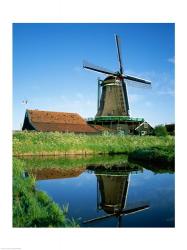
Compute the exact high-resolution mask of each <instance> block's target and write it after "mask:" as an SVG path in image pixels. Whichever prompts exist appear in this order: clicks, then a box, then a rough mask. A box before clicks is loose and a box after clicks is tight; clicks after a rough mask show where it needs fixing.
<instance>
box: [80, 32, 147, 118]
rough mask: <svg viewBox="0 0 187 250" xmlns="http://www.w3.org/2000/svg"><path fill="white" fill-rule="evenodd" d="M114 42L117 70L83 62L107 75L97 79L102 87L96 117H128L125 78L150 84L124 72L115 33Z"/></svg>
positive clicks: (91, 68)
mask: <svg viewBox="0 0 187 250" xmlns="http://www.w3.org/2000/svg"><path fill="white" fill-rule="evenodd" d="M115 42H116V47H117V56H118V63H119V70H118V71H116V72H114V71H110V70H107V69H105V68H102V67H98V66H95V65H93V64H90V63H88V62H84V63H83V68H85V69H89V70H93V71H96V72H99V73H103V74H105V75H107V77H106V78H105V79H104V80H103V81H102V82H101V80H100V81H98V93H100V91H99V88H100V87H101V88H102V93H101V97H100V96H99V94H98V103H99V105H98V111H97V114H96V117H103V116H105V117H106V116H110V117H113V116H126V117H129V101H128V95H127V86H126V80H128V81H132V82H137V83H141V84H143V85H147V86H148V85H150V84H151V82H150V81H148V80H145V79H141V78H137V77H135V76H130V75H127V74H125V73H124V67H123V64H122V54H121V48H120V39H119V36H117V35H115Z"/></svg>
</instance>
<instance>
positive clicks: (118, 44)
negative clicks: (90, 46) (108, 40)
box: [115, 35, 123, 74]
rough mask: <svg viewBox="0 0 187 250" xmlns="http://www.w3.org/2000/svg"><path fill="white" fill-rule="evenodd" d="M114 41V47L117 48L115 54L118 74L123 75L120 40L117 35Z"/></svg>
mask: <svg viewBox="0 0 187 250" xmlns="http://www.w3.org/2000/svg"><path fill="white" fill-rule="evenodd" d="M115 40H116V47H117V54H118V61H119V72H120V74H123V66H122V59H121V46H120V38H119V36H118V35H115Z"/></svg>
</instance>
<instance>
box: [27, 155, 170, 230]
mask: <svg viewBox="0 0 187 250" xmlns="http://www.w3.org/2000/svg"><path fill="white" fill-rule="evenodd" d="M26 161H27V166H29V169H30V170H29V171H30V172H32V174H34V176H35V177H36V180H37V181H36V189H37V190H41V191H44V192H46V193H47V194H48V195H49V196H50V197H51V198H52V199H53V200H54V202H56V203H57V204H58V205H59V206H60V207H61V208H63V206H64V205H66V206H68V217H70V218H72V217H73V218H74V219H75V220H76V221H78V223H79V224H80V226H81V227H118V226H119V227H174V224H175V218H174V213H175V204H174V202H175V197H174V193H175V192H174V189H175V186H174V185H175V183H174V182H175V181H174V178H175V177H174V176H175V174H174V171H171V170H168V169H164V168H160V167H159V168H158V167H157V169H159V171H157V170H155V169H154V170H153V169H151V170H150V168H149V167H147V166H146V165H144V166H140V165H137V164H130V163H128V161H127V158H126V157H124V156H115V157H112V156H111V157H108V156H107V157H106V159H105V157H103V156H102V157H99V158H98V159H96V158H94V159H93V158H92V159H91V158H88V159H84V158H81V159H74V158H71V159H67V158H50V159H46V158H40V159H39V158H31V159H27V160H26ZM161 169H162V170H161Z"/></svg>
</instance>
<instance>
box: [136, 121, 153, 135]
mask: <svg viewBox="0 0 187 250" xmlns="http://www.w3.org/2000/svg"><path fill="white" fill-rule="evenodd" d="M135 132H136V133H137V134H139V135H150V134H152V132H153V128H152V127H151V125H150V124H149V123H147V122H146V121H144V122H142V123H141V124H140V125H139V126H138V127H136V128H135Z"/></svg>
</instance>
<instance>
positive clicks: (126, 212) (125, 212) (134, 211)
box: [121, 205, 150, 215]
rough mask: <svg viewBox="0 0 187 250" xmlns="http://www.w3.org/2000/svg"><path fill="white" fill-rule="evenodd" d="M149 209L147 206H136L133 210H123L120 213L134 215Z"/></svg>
mask: <svg viewBox="0 0 187 250" xmlns="http://www.w3.org/2000/svg"><path fill="white" fill-rule="evenodd" d="M148 208H150V206H149V205H142V206H138V207H134V208H129V209H124V210H123V211H122V212H121V213H122V214H125V215H127V214H133V213H136V212H139V211H143V210H146V209H148Z"/></svg>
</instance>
